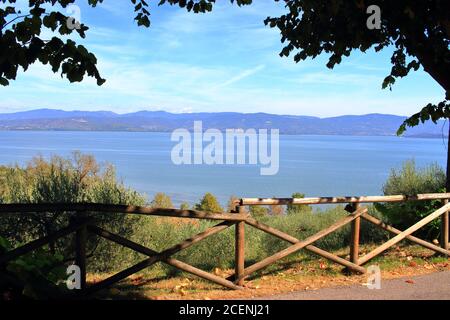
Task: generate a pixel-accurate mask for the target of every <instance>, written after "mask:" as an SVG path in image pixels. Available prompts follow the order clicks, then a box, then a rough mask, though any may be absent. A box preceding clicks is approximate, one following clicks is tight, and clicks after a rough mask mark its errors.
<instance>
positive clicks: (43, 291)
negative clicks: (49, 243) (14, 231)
mask: <svg viewBox="0 0 450 320" xmlns="http://www.w3.org/2000/svg"><path fill="white" fill-rule="evenodd" d="M11 249H12V247H11V244H10V243H9V242H8V241H7V240H6V239H5V238H2V237H0V255H1V254H3V253H4V252H7V251H9V250H11ZM62 260H63V257H62V256H60V255H51V254H49V253H48V251H47V250H45V249H42V248H41V249H38V250H34V251H33V252H31V253H28V254H26V255H23V256H21V257H19V258H17V259H15V260H13V261H11V262H9V263H7V264H6V265H2V266H0V300H2V299H4V300H17V299H24V298H25V299H26V298H32V299H48V298H56V297H60V296H61V294H63V293H64V292H65V293H67V288H66V287H65V281H64V280H65V278H66V273H65V269H64V268H63V267H62V266H61V262H62Z"/></svg>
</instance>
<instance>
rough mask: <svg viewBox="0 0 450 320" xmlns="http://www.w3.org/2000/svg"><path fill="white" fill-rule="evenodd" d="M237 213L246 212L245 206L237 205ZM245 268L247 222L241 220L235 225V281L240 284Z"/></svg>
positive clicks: (242, 282)
mask: <svg viewBox="0 0 450 320" xmlns="http://www.w3.org/2000/svg"><path fill="white" fill-rule="evenodd" d="M236 209H237V210H236V211H237V213H241V214H243V213H245V207H244V206H237V207H236ZM244 268H245V222H244V221H240V222H237V223H236V225H235V283H236V284H237V285H238V286H242V285H243V284H244Z"/></svg>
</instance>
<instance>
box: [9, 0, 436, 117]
mask: <svg viewBox="0 0 450 320" xmlns="http://www.w3.org/2000/svg"><path fill="white" fill-rule="evenodd" d="M19 2H22V3H24V1H23V0H22V1H19ZM85 2H87V1H78V3H79V5H80V8H81V20H82V22H83V23H85V24H87V25H88V26H89V27H90V30H89V31H88V32H87V38H86V39H85V40H80V39H78V38H77V37H75V38H74V39H76V40H78V41H79V43H82V44H84V45H85V46H86V47H87V48H88V49H90V50H91V51H92V52H94V53H95V54H96V56H97V58H98V60H99V64H98V66H99V69H100V72H101V74H102V76H103V77H105V78H106V79H107V82H106V83H105V84H104V85H103V86H102V87H98V86H97V85H96V84H95V82H94V80H92V79H88V80H87V81H84V82H82V83H77V84H70V83H69V82H68V81H67V80H66V79H62V78H61V77H60V76H59V75H58V74H53V73H52V72H51V71H50V69H49V67H47V66H43V65H40V64H35V65H33V66H32V67H31V68H30V69H29V71H28V72H26V73H23V72H20V73H19V75H18V79H17V81H14V82H11V85H10V86H9V87H0V96H1V99H0V112H15V111H22V110H30V109H35V108H58V109H64V110H74V109H76V110H111V111H114V112H117V113H126V112H133V111H138V110H144V109H145V110H165V111H169V112H201V111H206V112H217V111H237V112H248V113H252V112H268V113H278V114H296V115H311V116H319V117H327V116H335V115H343V114H366V113H375V112H376V113H391V114H398V115H410V114H412V113H414V112H417V111H418V110H419V109H420V108H421V107H423V106H424V105H425V104H426V103H428V102H438V101H441V100H442V99H443V97H444V90H443V89H442V88H441V87H440V86H439V85H438V84H437V83H436V82H435V81H434V80H433V79H432V78H431V77H430V76H429V75H428V74H426V73H425V72H423V71H422V70H420V71H418V72H414V73H412V74H411V75H410V76H408V77H407V78H404V79H400V80H398V82H397V83H396V84H395V86H394V87H393V90H392V91H389V90H382V89H381V83H382V80H383V79H384V77H385V76H386V75H387V74H388V73H389V71H390V53H391V51H390V50H385V51H384V52H382V53H381V54H375V53H374V52H373V50H372V51H370V52H367V53H366V54H361V53H359V52H355V53H354V54H353V55H352V56H351V57H350V58H347V59H346V60H344V61H343V63H341V65H339V66H337V67H335V69H334V70H329V69H327V68H326V66H325V63H326V61H327V57H326V56H321V57H319V58H317V59H315V60H308V61H303V62H301V63H298V64H296V63H294V62H293V61H292V58H280V57H279V55H278V53H279V52H280V50H281V48H282V44H281V43H280V37H279V34H278V31H277V29H270V28H268V27H266V26H264V23H263V20H264V19H265V18H266V17H267V16H269V15H272V16H275V15H277V14H280V13H282V12H283V11H284V8H283V6H282V4H281V3H275V2H274V1H272V0H264V1H256V3H255V4H254V5H252V6H247V7H237V6H236V5H231V4H229V3H228V1H220V3H219V4H218V5H216V6H215V9H214V11H213V12H212V13H208V14H204V15H196V14H193V13H187V12H185V11H184V10H182V9H180V8H178V7H171V6H163V7H157V6H156V5H155V3H157V2H158V1H151V3H152V4H153V5H152V7H151V9H152V26H151V27H150V28H149V29H146V28H139V27H137V26H136V25H135V23H134V22H133V17H134V14H133V10H132V7H131V5H130V3H129V1H126V0H120V1H119V0H114V1H112V0H105V3H104V4H101V5H99V6H98V7H97V8H95V9H92V8H89V7H87V6H86V5H84V3H85ZM50 36H51V34H50V32H45V34H43V38H45V37H50Z"/></svg>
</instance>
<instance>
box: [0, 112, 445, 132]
mask: <svg viewBox="0 0 450 320" xmlns="http://www.w3.org/2000/svg"><path fill="white" fill-rule="evenodd" d="M405 118H406V117H402V116H395V115H389V114H367V115H347V116H339V117H330V118H318V117H309V116H292V115H276V114H268V113H237V112H217V113H207V112H200V113H169V112H165V111H139V112H134V113H127V114H117V113H114V112H111V111H92V112H90V111H63V110H53V109H36V110H31V111H24V112H16V113H0V130H58V131H151V132H170V131H172V130H174V129H177V128H186V129H192V128H193V124H194V121H200V120H201V121H202V122H203V128H204V129H208V128H217V129H220V130H224V129H227V128H242V129H247V128H255V129H264V128H267V129H270V128H275V129H279V130H280V133H281V134H316V135H358V136H392V135H395V134H396V131H397V129H398V127H399V126H400V124H401V123H402V122H403V120H404V119H405ZM443 126H444V122H443V121H440V122H439V123H438V124H436V125H435V124H433V123H432V122H431V121H430V122H428V123H426V124H423V125H419V126H418V127H415V128H412V129H408V131H407V132H406V133H405V136H407V137H425V138H441V137H442V136H443V135H444V136H447V133H448V124H445V127H444V128H443Z"/></svg>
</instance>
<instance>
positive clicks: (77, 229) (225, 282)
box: [0, 193, 450, 296]
mask: <svg viewBox="0 0 450 320" xmlns="http://www.w3.org/2000/svg"><path fill="white" fill-rule="evenodd" d="M448 199H450V193H438V194H419V195H414V196H403V195H398V196H369V197H366V196H365V197H331V198H330V197H321V198H295V199H294V198H270V199H269V198H244V199H241V200H238V201H237V202H236V203H235V204H236V208H235V210H234V211H233V212H232V213H207V212H201V211H194V210H177V209H154V208H148V207H136V206H126V205H105V204H0V214H20V213H44V212H47V213H48V212H52V213H53V212H54V213H75V219H72V220H71V222H70V224H69V225H68V226H67V227H65V228H63V229H61V230H59V231H57V232H55V233H53V234H50V235H47V236H45V237H43V238H40V239H37V240H34V241H32V242H30V243H28V244H25V245H23V246H21V247H19V248H16V249H14V250H11V251H8V252H6V253H5V254H3V255H1V256H0V266H1V265H4V264H6V263H8V262H10V261H12V260H14V259H16V258H18V257H20V256H22V255H24V254H27V253H29V252H31V251H33V250H35V249H37V248H39V247H42V246H44V245H47V244H49V243H51V242H53V241H55V240H57V239H59V238H61V237H64V236H67V235H69V234H71V233H75V251H76V252H75V256H76V258H75V263H76V265H78V266H79V267H80V271H81V290H79V291H78V294H79V295H82V296H86V295H90V294H93V293H95V292H97V291H99V290H101V289H104V288H106V287H109V286H111V285H112V284H114V283H116V282H118V281H120V280H122V279H125V278H126V277H128V276H130V275H132V274H134V273H136V272H139V271H141V270H143V269H145V268H147V267H149V266H151V265H153V264H155V263H157V262H163V263H166V264H168V265H170V266H172V267H175V268H177V269H179V270H182V271H184V272H188V273H191V274H194V275H196V276H198V277H200V278H203V279H206V280H209V281H212V282H214V283H217V284H220V285H222V286H224V287H227V288H230V289H242V288H243V285H244V279H245V278H246V277H248V276H249V275H251V274H253V273H254V272H256V271H258V270H261V269H263V268H265V267H267V266H268V265H270V264H272V263H275V262H277V261H278V260H280V259H282V258H284V257H286V256H288V255H291V254H293V253H295V252H298V251H299V250H301V249H305V250H307V251H309V252H312V253H314V254H316V255H319V256H321V257H323V258H326V259H328V260H330V261H332V262H335V263H338V264H340V265H342V266H345V267H346V268H347V269H348V270H351V271H353V272H358V273H364V272H365V268H364V267H363V265H364V264H365V263H367V262H368V261H369V260H371V259H373V258H374V257H376V256H378V255H379V254H381V253H382V252H384V251H385V250H387V249H388V248H390V247H392V246H393V245H395V244H396V243H398V242H400V241H402V240H404V239H407V240H409V241H411V242H413V243H415V244H418V245H421V246H423V247H425V248H427V249H430V250H433V251H435V252H438V253H440V254H444V255H447V256H448V255H450V251H449V210H450V203H448ZM422 200H442V202H443V205H442V207H441V208H439V209H438V210H436V211H434V212H433V213H431V214H430V215H428V216H427V217H425V218H423V219H422V220H420V221H419V222H417V223H415V224H414V225H413V226H411V227H409V228H408V229H406V230H404V231H401V230H398V229H396V228H394V227H392V226H390V225H387V224H385V223H383V222H382V221H380V220H379V219H377V218H375V217H373V216H371V215H370V214H369V213H368V210H367V208H366V207H363V206H361V205H360V204H361V203H374V202H405V201H422ZM336 203H347V206H346V210H347V211H348V212H349V214H348V216H346V217H344V218H343V219H341V220H339V221H337V222H335V223H334V224H332V225H331V226H329V227H327V228H326V229H324V230H321V231H319V232H317V233H316V234H314V235H312V236H309V237H308V238H306V239H303V240H300V239H297V238H295V237H293V236H292V235H289V234H287V233H285V232H283V231H281V230H278V229H275V228H272V227H270V226H268V225H266V224H263V223H261V222H259V221H257V220H255V219H254V218H252V217H251V216H250V215H249V214H248V213H247V211H246V210H245V208H246V206H256V205H264V206H271V205H305V204H307V205H314V204H336ZM96 213H109V214H114V213H127V214H140V215H150V216H164V217H179V218H190V219H208V220H218V221H220V222H219V223H218V224H216V225H214V226H213V227H210V228H208V229H207V230H205V231H203V232H201V233H199V234H197V235H194V236H192V237H191V238H189V239H186V240H184V241H182V242H181V243H179V244H177V245H175V246H172V247H170V248H167V249H165V250H164V251H162V252H156V251H154V250H152V249H150V248H147V247H145V246H142V245H140V244H138V243H135V242H133V241H131V240H129V239H126V238H124V237H122V236H120V235H117V234H113V233H111V232H109V231H108V230H104V229H103V228H100V227H99V226H96V225H95V224H94V223H93V222H92V219H90V216H92V215H93V214H96ZM438 217H441V221H442V223H441V246H437V245H435V244H433V243H430V242H427V241H424V240H422V239H419V238H417V237H415V236H413V235H412V234H413V233H414V232H415V231H417V230H418V229H420V228H422V227H423V226H425V225H426V224H428V223H429V222H431V221H432V220H434V219H437V218H438ZM361 219H365V220H367V221H368V222H371V223H372V224H374V225H375V226H376V227H379V228H381V229H384V230H386V231H389V232H391V233H393V234H394V235H395V236H394V237H393V238H391V239H390V240H388V241H387V242H386V243H384V244H382V245H380V246H379V247H378V248H376V249H374V250H373V251H372V252H369V253H368V254H366V255H364V256H362V257H360V256H359V236H360V223H361ZM347 224H351V242H350V259H349V260H347V259H344V258H342V257H339V256H337V255H335V254H333V253H331V252H328V251H326V250H323V249H320V248H318V247H316V246H315V245H314V243H315V242H317V241H318V240H320V239H322V238H323V237H325V236H327V235H329V234H330V233H332V232H334V231H336V230H338V229H339V228H342V227H343V226H345V225H347ZM233 225H234V226H235V271H234V273H233V274H232V275H231V276H229V277H228V278H226V279H225V278H222V277H219V276H217V275H214V274H211V273H209V272H206V271H204V270H201V269H199V268H196V267H194V266H192V265H189V264H187V263H184V262H182V261H179V260H177V259H175V258H173V257H172V256H173V255H174V254H176V253H178V252H180V251H181V250H184V249H186V248H189V247H191V246H192V245H194V244H196V243H198V242H200V241H202V240H204V239H206V238H207V237H209V236H211V235H214V234H217V233H219V232H221V231H223V230H225V229H227V228H229V227H231V226H233ZM245 225H248V226H251V227H254V228H257V229H259V230H261V231H263V232H266V233H268V234H271V235H273V236H275V237H278V238H279V239H281V240H284V241H287V242H289V243H291V246H289V247H287V248H286V249H283V250H281V251H279V252H277V253H275V254H273V255H272V256H270V257H267V258H265V259H263V260H261V261H259V262H256V263H254V264H252V265H250V266H245V251H244V248H245ZM87 233H92V234H95V235H97V236H99V237H102V238H104V239H107V240H109V241H112V242H115V243H117V244H119V245H122V246H124V247H127V248H129V249H131V250H134V251H136V252H138V253H141V254H143V255H146V256H147V258H146V259H144V260H142V261H141V262H139V263H137V264H135V265H133V266H131V267H129V268H127V269H125V270H122V271H120V272H118V273H116V274H115V275H113V276H110V277H108V278H106V279H104V280H102V281H100V282H98V283H95V284H92V285H87V283H86V263H87V259H86V242H87ZM211 254H214V253H211Z"/></svg>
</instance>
